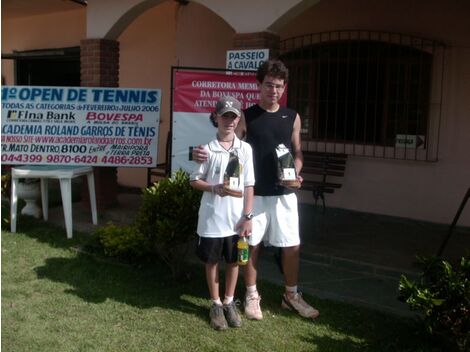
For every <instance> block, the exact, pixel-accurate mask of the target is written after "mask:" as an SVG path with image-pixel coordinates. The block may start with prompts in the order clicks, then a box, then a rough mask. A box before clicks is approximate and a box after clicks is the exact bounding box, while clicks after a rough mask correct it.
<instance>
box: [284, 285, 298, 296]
mask: <svg viewBox="0 0 470 352" xmlns="http://www.w3.org/2000/svg"><path fill="white" fill-rule="evenodd" d="M286 292H287V293H292V294H293V295H295V294H296V293H297V285H295V286H286Z"/></svg>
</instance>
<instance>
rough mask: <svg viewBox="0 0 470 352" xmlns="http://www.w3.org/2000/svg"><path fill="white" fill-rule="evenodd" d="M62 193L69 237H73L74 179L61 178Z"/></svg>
mask: <svg viewBox="0 0 470 352" xmlns="http://www.w3.org/2000/svg"><path fill="white" fill-rule="evenodd" d="M60 193H61V194H62V207H63V208H64V218H65V229H66V231H67V238H72V235H73V232H72V180H71V179H70V178H61V179H60Z"/></svg>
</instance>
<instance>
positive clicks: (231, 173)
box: [224, 152, 243, 198]
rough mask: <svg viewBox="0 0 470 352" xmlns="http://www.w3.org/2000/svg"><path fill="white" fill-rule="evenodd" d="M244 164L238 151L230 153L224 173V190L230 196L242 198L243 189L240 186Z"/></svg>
mask: <svg viewBox="0 0 470 352" xmlns="http://www.w3.org/2000/svg"><path fill="white" fill-rule="evenodd" d="M241 169H242V165H241V164H240V160H239V159H238V155H237V154H236V153H233V152H231V153H230V159H229V161H228V164H227V167H226V169H225V174H224V191H225V193H227V194H228V195H229V196H232V197H237V198H241V197H243V191H242V190H241V188H240V173H241V171H242V170H241Z"/></svg>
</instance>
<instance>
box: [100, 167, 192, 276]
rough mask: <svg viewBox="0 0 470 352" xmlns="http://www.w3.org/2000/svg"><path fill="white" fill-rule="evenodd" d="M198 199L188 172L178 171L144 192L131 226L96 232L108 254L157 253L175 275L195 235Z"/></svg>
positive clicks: (145, 254) (181, 265)
mask: <svg viewBox="0 0 470 352" xmlns="http://www.w3.org/2000/svg"><path fill="white" fill-rule="evenodd" d="M200 200H201V192H199V191H197V190H195V189H194V188H192V187H191V186H190V184H189V175H188V174H187V173H185V172H183V171H177V172H176V173H175V174H174V175H173V177H172V178H166V179H163V180H161V181H159V182H157V183H154V184H153V186H151V187H149V188H147V189H145V190H144V191H143V194H142V204H141V206H140V208H139V212H138V214H137V217H136V220H135V221H134V223H133V224H132V225H130V226H116V225H113V224H110V225H108V226H106V227H103V228H101V229H99V230H98V231H97V235H98V236H99V238H100V242H101V243H102V245H103V247H104V251H105V253H106V254H107V255H110V256H137V257H142V256H147V255H157V256H158V257H159V258H160V259H161V260H162V261H163V262H165V263H166V264H167V265H168V267H169V269H170V270H171V272H172V274H173V275H174V276H180V275H181V274H182V273H183V272H182V271H183V268H184V262H185V259H186V254H187V251H188V248H189V247H188V243H189V242H190V241H191V240H193V239H194V238H195V232H196V227H197V218H198V209H199V204H200Z"/></svg>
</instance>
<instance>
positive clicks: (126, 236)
mask: <svg viewBox="0 0 470 352" xmlns="http://www.w3.org/2000/svg"><path fill="white" fill-rule="evenodd" d="M96 235H97V236H98V238H99V241H100V242H101V244H102V245H103V248H104V253H105V254H106V255H109V256H113V257H114V256H117V257H119V256H135V257H138V258H140V257H145V256H146V255H148V254H149V253H151V251H152V244H151V242H150V240H149V238H146V237H145V236H143V235H142V234H141V233H140V232H139V231H138V230H137V228H136V227H135V226H132V225H125V226H117V225H114V224H112V223H110V224H108V225H107V226H104V227H102V228H100V229H98V230H96Z"/></svg>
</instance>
